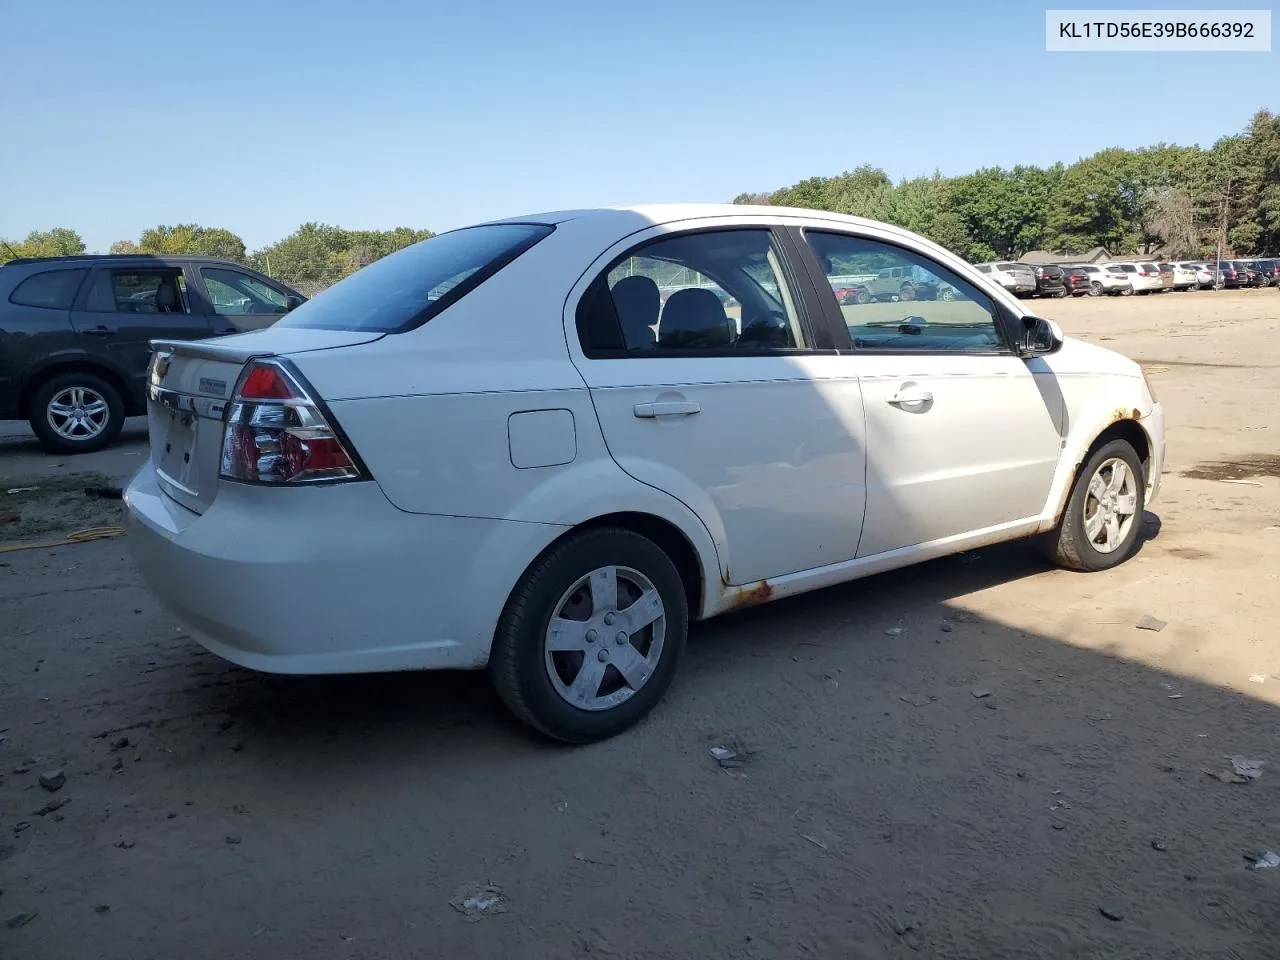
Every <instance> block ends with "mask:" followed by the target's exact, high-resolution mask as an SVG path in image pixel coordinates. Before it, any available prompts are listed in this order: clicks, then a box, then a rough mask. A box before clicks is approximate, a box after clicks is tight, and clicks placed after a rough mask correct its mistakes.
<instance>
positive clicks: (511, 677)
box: [489, 527, 689, 743]
mask: <svg viewBox="0 0 1280 960" xmlns="http://www.w3.org/2000/svg"><path fill="white" fill-rule="evenodd" d="M603 566H625V567H631V568H632V569H634V570H636V571H638V572H639V573H641V574H643V575H644V576H645V577H647V578H648V579H649V581H650V582H651V583H652V584H653V586H654V588H655V589H656V590H657V591H658V594H659V596H660V597H661V598H662V603H663V607H664V610H665V617H666V635H665V639H664V641H663V647H662V653H661V654H660V656H659V659H658V662H657V666H656V668H655V669H654V670H653V672H652V674H650V676H649V679H648V680H647V681H645V682H644V683H643V685H642V686H641V687H640V688H639V689H638V690H636V691H635V692H634V693H633V694H632V695H631V696H630V697H629V698H628V699H626V700H623V701H622V702H621V703H620V704H618V705H617V706H615V707H612V708H609V709H606V710H599V711H591V710H582V709H579V708H578V707H575V706H573V705H572V704H570V703H569V702H568V701H567V700H565V699H564V698H563V697H561V695H560V694H559V693H558V692H557V691H556V688H555V687H554V686H553V685H552V682H551V678H550V676H549V674H548V670H547V666H546V661H545V656H544V646H543V645H544V642H545V637H546V631H547V627H548V624H549V622H550V619H551V617H552V615H553V614H554V613H555V612H556V611H554V610H553V609H552V607H553V606H555V605H556V603H557V602H558V601H559V599H560V597H561V595H562V594H563V593H564V592H565V591H566V590H568V589H569V588H570V587H572V586H573V584H574V583H575V582H576V581H578V580H579V579H580V578H582V577H584V576H586V575H587V574H589V573H591V572H592V571H593V570H596V569H597V568H599V567H603ZM688 632H689V604H688V599H687V598H686V596H685V590H684V584H683V583H682V582H681V580H680V574H679V572H678V571H677V570H676V566H675V564H674V563H672V561H671V558H670V557H668V556H667V555H666V553H664V552H663V551H662V548H660V547H659V546H658V545H657V544H655V543H654V542H653V541H652V540H649V539H648V538H646V537H642V536H640V535H639V534H638V533H633V532H632V531H630V530H623V529H620V528H617V527H602V528H599V529H595V530H588V531H586V532H585V533H581V534H578V535H576V536H571V537H569V538H568V539H566V540H564V541H563V542H562V543H560V544H558V545H557V546H555V547H553V548H552V549H551V550H549V551H548V552H547V553H546V554H544V555H543V556H542V557H540V558H539V559H538V560H536V561H535V562H534V563H533V565H532V566H531V567H530V568H529V569H528V570H526V571H525V574H524V576H523V577H521V578H520V582H519V583H517V584H516V587H515V589H514V590H512V591H511V596H510V597H509V598H508V600H507V605H506V607H505V609H504V610H503V612H502V618H501V620H499V622H498V628H497V631H496V632H495V634H494V640H493V650H492V652H491V654H490V657H489V676H490V678H491V679H492V681H493V685H494V687H495V688H496V689H497V691H498V696H500V697H501V698H502V701H503V702H504V703H505V704H506V705H507V707H508V708H509V709H510V710H511V712H512V713H513V714H515V715H516V717H517V718H518V719H520V720H522V721H524V722H525V723H527V724H528V725H529V726H531V727H533V728H534V729H535V730H538V731H540V732H541V733H543V734H545V735H547V736H548V737H551V738H553V739H556V740H562V741H564V742H566V743H591V742H594V741H597V740H605V739H608V738H609V737H612V736H616V735H617V734H619V733H621V732H622V731H624V730H626V729H627V728H629V727H631V726H632V725H634V724H635V723H637V722H638V721H639V720H640V719H641V718H643V717H644V716H645V715H646V714H647V713H648V712H649V711H650V710H652V709H653V707H654V706H655V705H656V704H657V702H658V701H659V700H661V699H662V695H663V694H664V693H665V692H666V690H667V687H669V686H670V685H671V681H672V679H673V678H674V677H675V673H676V667H677V665H678V663H679V661H680V656H681V654H682V653H683V652H684V646H685V640H686V638H687V636H688Z"/></svg>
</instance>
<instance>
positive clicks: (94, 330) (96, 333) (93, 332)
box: [83, 324, 115, 337]
mask: <svg viewBox="0 0 1280 960" xmlns="http://www.w3.org/2000/svg"><path fill="white" fill-rule="evenodd" d="M83 332H84V333H87V334H88V335H89V336H91V337H109V336H111V335H112V334H113V333H115V331H114V330H112V329H111V328H110V327H104V326H103V325H102V324H98V325H97V326H96V327H90V328H89V329H88V330H85V331H83Z"/></svg>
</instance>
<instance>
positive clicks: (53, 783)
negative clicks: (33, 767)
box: [40, 770, 67, 793]
mask: <svg viewBox="0 0 1280 960" xmlns="http://www.w3.org/2000/svg"><path fill="white" fill-rule="evenodd" d="M66 782H67V775H66V773H65V772H63V771H62V770H50V771H48V772H47V773H42V774H40V786H42V787H44V788H45V789H46V790H48V791H49V792H50V793H53V792H54V791H55V790H61V789H62V788H63V787H64V786H65V785H66Z"/></svg>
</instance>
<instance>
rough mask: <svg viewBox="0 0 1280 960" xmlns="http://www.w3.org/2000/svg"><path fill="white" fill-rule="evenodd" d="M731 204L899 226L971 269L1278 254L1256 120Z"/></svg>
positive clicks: (817, 184)
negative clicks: (1136, 145) (1211, 139)
mask: <svg viewBox="0 0 1280 960" xmlns="http://www.w3.org/2000/svg"><path fill="white" fill-rule="evenodd" d="M734 202H735V203H762V204H771V205H781V206H793V207H809V208H812V209H818V210H831V211H835V212H838V213H848V214H853V215H855V216H861V217H869V218H871V219H873V220H882V221H885V222H887V223H892V224H896V225H898V226H901V227H904V228H906V229H908V230H911V231H913V232H914V233H919V234H922V235H924V236H926V237H929V238H930V239H931V240H933V241H935V242H936V243H939V244H941V245H942V246H944V247H947V248H948V249H950V250H952V251H954V252H956V253H958V254H960V255H961V256H963V257H965V258H966V259H968V260H970V261H971V262H974V263H978V262H982V261H985V260H996V259H1011V258H1016V257H1019V256H1022V255H1024V254H1026V253H1027V252H1028V251H1030V250H1051V251H1055V252H1059V253H1083V252H1085V251H1087V250H1089V249H1091V248H1092V247H1098V246H1101V247H1106V248H1107V249H1108V250H1109V251H1110V252H1111V253H1112V254H1120V253H1125V252H1130V253H1135V252H1136V253H1143V254H1151V253H1155V252H1157V251H1159V252H1160V253H1161V254H1162V255H1163V256H1168V257H1174V258H1187V257H1202V256H1211V255H1213V254H1215V253H1216V252H1217V250H1218V249H1219V245H1221V249H1222V251H1223V255H1224V256H1248V255H1257V254H1274V253H1280V116H1274V115H1272V114H1271V113H1270V112H1269V111H1266V110H1260V111H1258V113H1256V114H1255V115H1254V117H1253V119H1252V121H1251V122H1250V123H1249V126H1248V127H1247V128H1246V129H1245V131H1244V132H1243V133H1240V134H1235V135H1232V136H1226V137H1222V138H1221V139H1220V140H1218V141H1217V142H1216V143H1215V144H1214V145H1213V146H1212V147H1210V148H1208V149H1203V148H1201V147H1199V146H1191V147H1180V146H1176V145H1172V144H1165V143H1161V144H1157V145H1156V146H1153V147H1142V148H1140V149H1136V150H1126V149H1123V148H1121V147H1112V148H1109V149H1107V150H1102V151H1099V152H1098V153H1095V154H1093V155H1092V156H1090V157H1084V158H1083V159H1080V160H1077V161H1076V162H1075V163H1072V164H1070V165H1064V164H1062V163H1056V164H1054V165H1053V166H1051V167H1035V166H1022V165H1019V166H1014V167H1012V168H1009V169H1005V168H1002V167H987V168H984V169H982V170H976V171H974V172H973V173H969V174H965V175H963V176H958V177H944V176H942V175H941V174H938V173H935V174H934V175H933V176H932V177H916V178H914V179H910V180H907V179H904V180H900V181H899V182H898V183H896V184H895V183H894V182H893V181H891V180H890V179H889V177H888V175H887V174H886V173H885V172H884V171H883V170H880V169H878V168H876V167H872V166H870V165H866V164H864V165H862V166H859V167H855V168H854V169H852V170H850V171H848V172H846V173H842V174H840V175H839V176H834V177H810V178H808V179H806V180H801V181H800V182H799V183H796V184H793V185H792V186H789V187H783V188H782V189H779V190H774V191H773V192H771V193H744V194H741V195H739V196H738V197H736V198H735V199H734Z"/></svg>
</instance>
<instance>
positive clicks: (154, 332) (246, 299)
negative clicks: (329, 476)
mask: <svg viewBox="0 0 1280 960" xmlns="http://www.w3.org/2000/svg"><path fill="white" fill-rule="evenodd" d="M303 300H304V298H303V297H302V296H301V295H300V294H298V293H297V291H295V290H291V289H290V288H288V287H286V286H284V285H283V284H281V283H279V282H277V281H275V280H271V279H269V278H268V277H264V276H263V275H262V274H260V273H257V272H255V271H253V270H250V269H249V268H248V267H244V266H241V265H240V264H238V263H232V262H230V261H227V260H214V259H211V258H207V257H150V256H84V257H32V258H20V259H17V260H10V261H9V262H8V263H7V264H4V265H3V266H0V419H3V420H28V421H29V422H30V423H31V429H32V430H34V431H35V432H36V436H38V437H39V438H40V442H41V444H42V445H43V446H44V448H45V449H46V450H49V451H51V452H57V453H87V452H88V451H90V450H98V449H100V448H102V447H105V446H106V445H107V444H109V443H110V442H111V441H112V440H114V439H115V438H116V436H117V435H118V434H119V433H120V428H121V427H122V426H123V425H124V418H125V417H132V416H138V415H141V414H144V413H146V409H147V407H146V390H145V388H146V375H147V363H148V360H149V359H150V354H151V348H150V341H151V340H152V339H160V338H163V339H170V340H173V339H179V340H200V339H202V338H205V337H216V336H221V335H223V334H228V333H239V332H242V331H245V330H253V329H257V328H259V327H265V326H269V325H270V324H272V323H274V322H275V321H276V320H278V319H279V318H280V317H282V316H284V315H285V314H286V313H288V312H289V311H290V310H292V309H293V308H294V307H296V306H297V305H298V304H300V303H302V302H303Z"/></svg>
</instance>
